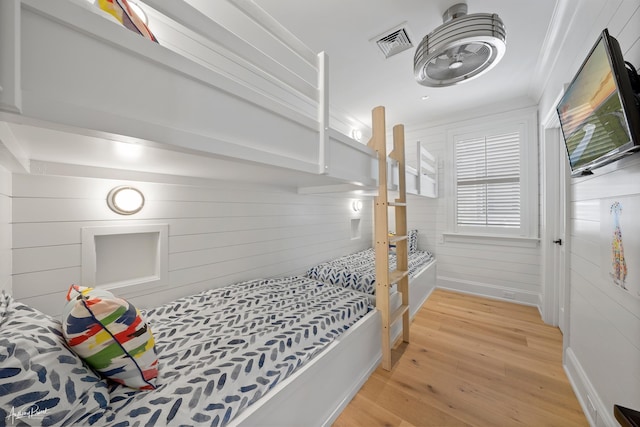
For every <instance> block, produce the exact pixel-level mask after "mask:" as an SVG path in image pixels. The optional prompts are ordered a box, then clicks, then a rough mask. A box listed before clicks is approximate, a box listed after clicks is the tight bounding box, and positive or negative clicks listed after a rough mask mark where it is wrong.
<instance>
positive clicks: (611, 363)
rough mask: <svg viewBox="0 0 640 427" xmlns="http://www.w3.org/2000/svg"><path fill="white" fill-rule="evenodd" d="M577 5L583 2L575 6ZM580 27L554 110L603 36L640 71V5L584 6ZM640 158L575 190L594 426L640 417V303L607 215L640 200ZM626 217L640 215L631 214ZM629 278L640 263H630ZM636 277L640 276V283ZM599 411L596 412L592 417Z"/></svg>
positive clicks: (580, 362)
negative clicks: (610, 236) (615, 275)
mask: <svg viewBox="0 0 640 427" xmlns="http://www.w3.org/2000/svg"><path fill="white" fill-rule="evenodd" d="M576 3H577V2H576ZM575 13H576V19H574V22H575V23H576V26H575V27H574V28H572V30H571V31H569V32H568V43H569V44H568V46H567V48H566V49H565V51H566V52H567V54H568V56H567V57H560V58H559V61H558V64H557V65H556V67H555V68H554V70H553V73H552V75H551V77H550V82H549V85H548V87H547V89H546V90H545V93H544V95H543V97H542V100H541V104H540V114H546V113H547V112H548V111H551V110H552V108H553V105H552V102H553V101H552V100H553V99H554V98H555V97H556V96H557V94H558V93H559V92H560V89H561V87H562V84H564V83H567V82H569V81H570V80H571V78H572V76H573V74H574V73H575V72H576V71H577V69H578V67H579V66H580V63H581V62H582V60H583V59H584V57H585V56H586V55H587V52H588V51H589V49H590V48H591V46H592V45H593V43H594V42H595V41H596V39H597V37H598V35H599V33H600V32H601V31H602V29H603V28H608V29H609V32H610V33H611V35H613V36H614V37H616V38H617V39H618V41H619V42H620V45H621V48H622V51H623V54H624V57H625V60H627V61H629V62H631V63H633V64H634V65H635V66H636V67H638V66H640V3H639V2H638V1H637V0H607V1H604V2H580V5H579V7H578V8H577V9H576V11H575ZM639 183H640V155H639V154H636V155H634V156H632V157H631V158H628V159H624V160H622V161H620V162H618V163H616V164H613V165H609V166H606V167H604V168H601V169H598V170H596V171H594V175H593V176H590V177H588V178H579V179H572V181H571V188H570V199H571V202H570V206H569V208H570V221H569V227H570V228H569V230H568V231H569V233H570V241H569V245H570V255H569V258H570V259H569V263H570V266H569V268H570V271H569V275H570V280H569V286H570V301H569V328H568V337H566V338H567V339H566V340H565V345H567V349H566V354H565V363H566V368H567V372H568V374H569V377H570V379H571V381H572V382H573V384H574V388H575V390H576V393H577V395H578V399H579V400H580V401H581V402H582V404H583V408H584V409H585V413H586V414H587V416H588V417H589V418H590V421H591V424H592V425H594V426H612V427H613V426H618V425H619V424H618V423H617V422H616V420H615V418H614V416H613V405H614V404H620V405H622V406H627V407H630V408H633V409H635V410H640V299H639V298H635V297H632V296H630V295H628V294H625V293H624V292H623V291H621V290H620V289H618V288H616V287H615V286H614V285H613V284H611V282H610V281H609V280H607V272H608V269H609V262H608V260H606V258H605V257H603V255H602V253H603V250H604V251H605V253H606V250H607V249H608V247H609V244H610V242H609V241H608V240H607V239H606V237H605V236H604V235H603V232H602V231H601V226H602V224H603V221H605V220H606V221H608V220H609V218H608V215H607V217H606V218H603V217H602V215H603V214H602V212H603V209H605V208H606V206H607V204H609V203H610V202H611V200H613V199H620V200H623V201H624V200H629V199H631V198H638V197H640V184H639ZM623 215H624V216H630V217H632V218H636V219H637V218H638V217H639V216H640V212H637V211H635V212H634V211H632V210H630V209H628V208H627V209H626V210H624V211H623ZM622 231H623V238H624V241H625V243H624V244H625V247H627V245H628V246H629V247H633V246H634V247H638V246H639V242H640V235H638V234H631V233H629V232H628V230H627V232H626V233H625V230H622ZM627 264H628V268H629V270H630V271H631V270H633V271H635V272H637V271H638V270H640V259H630V258H627ZM636 277H637V276H636ZM592 408H593V409H592Z"/></svg>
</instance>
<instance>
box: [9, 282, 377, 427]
mask: <svg viewBox="0 0 640 427" xmlns="http://www.w3.org/2000/svg"><path fill="white" fill-rule="evenodd" d="M86 291H87V290H83V291H82V292H83V295H84V296H83V297H82V298H86V301H91V303H90V307H92V310H93V313H94V314H92V315H91V317H88V318H87V319H91V318H94V316H100V314H95V313H99V311H98V309H97V308H96V306H97V305H99V304H101V303H102V302H104V301H105V299H109V298H112V301H108V304H110V305H109V307H113V306H114V305H115V306H117V307H118V308H119V307H120V305H119V304H123V305H127V304H128V303H127V302H125V301H124V300H120V299H117V298H114V297H113V296H112V295H111V296H110V295H107V294H108V293H105V291H100V292H98V293H96V294H94V295H92V294H91V292H93V291H92V290H88V291H89V293H86ZM60 303H63V301H61V302H60ZM76 304H77V301H76V298H71V299H70V302H68V303H67V305H73V306H75V305H76ZM127 307H128V309H127V312H128V311H129V309H131V307H130V306H128V305H127ZM134 310H135V308H134ZM82 312H83V313H84V312H85V310H82ZM127 312H124V314H121V315H120V317H119V320H117V321H116V322H114V323H120V322H125V321H126V318H127V317H128V314H127ZM71 313H73V314H74V315H75V316H76V317H73V316H63V320H62V323H61V322H60V321H59V320H57V319H53V318H51V317H50V316H47V315H45V314H43V313H40V312H38V311H37V310H35V309H33V308H30V307H28V306H26V305H24V304H22V303H19V302H17V301H15V300H13V299H12V298H11V297H10V296H8V295H7V294H5V293H2V294H1V297H0V324H1V325H2V335H1V336H0V342H2V343H3V345H2V349H3V350H2V351H0V355H1V356H2V360H3V365H2V370H1V371H2V375H1V376H0V389H2V390H3V393H2V394H1V395H0V403H1V404H0V415H2V419H3V420H12V421H10V422H9V424H13V421H17V422H18V423H19V424H21V425H23V424H25V423H26V424H27V425H40V424H46V425H51V424H69V423H71V424H82V425H105V424H106V425H123V426H124V425H131V424H136V425H137V424H140V425H143V424H144V425H149V424H161V425H178V424H179V425H202V424H203V423H204V424H206V425H212V426H236V425H239V426H242V425H256V424H257V423H259V424H262V425H282V426H285V425H316V424H317V425H320V424H322V423H324V422H325V420H327V419H331V418H332V416H331V415H332V414H331V412H330V411H331V410H332V409H334V408H333V406H332V405H330V404H328V402H332V401H334V400H335V399H336V397H339V399H346V398H349V397H350V396H345V393H346V392H347V391H349V390H350V388H351V387H353V385H352V384H349V383H345V381H344V379H342V377H343V376H344V377H346V378H351V376H350V375H349V370H350V369H356V370H357V369H358V366H359V365H358V364H365V365H371V364H374V366H375V364H377V362H378V359H379V355H378V351H376V350H375V349H374V348H372V345H371V343H377V337H378V334H379V322H380V320H379V316H378V315H377V314H376V312H375V311H371V307H370V305H369V303H368V301H367V299H366V298H365V297H364V296H362V295H360V294H358V293H357V292H353V291H349V290H346V289H342V288H339V287H335V286H331V285H326V284H323V283H321V282H317V281H313V280H310V279H308V278H304V277H288V278H280V279H264V280H252V281H248V282H243V283H238V284H235V285H232V286H227V287H223V288H218V289H213V290H210V291H205V292H202V293H199V294H195V295H192V296H189V297H184V298H181V299H178V300H176V301H174V302H172V303H168V304H165V305H162V306H160V307H157V308H154V309H151V310H148V311H146V312H143V313H142V322H146V323H143V324H142V327H140V326H137V327H138V329H136V332H135V336H137V337H138V336H141V335H142V334H143V332H144V333H147V332H148V331H151V333H152V334H153V337H154V338H155V347H149V346H147V347H146V349H145V351H146V352H147V354H148V355H150V356H152V357H157V360H158V362H157V364H156V365H155V366H158V368H157V370H156V372H157V373H158V374H157V378H153V377H151V378H150V377H148V376H146V375H145V378H144V380H145V381H144V382H145V383H148V384H152V387H153V388H152V387H146V388H148V389H147V390H141V389H135V388H134V387H133V385H132V383H131V382H128V383H127V384H129V385H130V386H125V385H122V384H118V383H116V382H112V381H110V380H107V379H106V378H105V376H104V375H98V374H96V372H95V371H93V370H91V369H90V368H89V367H88V364H91V363H92V360H93V359H92V358H93V356H92V357H88V358H85V357H80V356H78V354H76V352H75V351H72V350H71V349H70V347H69V346H68V344H69V345H73V343H74V341H73V339H74V338H73V337H75V336H77V337H80V336H84V334H88V332H84V331H85V330H86V331H89V330H92V329H93V327H92V326H91V325H88V326H87V325H86V320H83V319H84V318H82V317H80V316H79V314H78V313H80V312H78V311H71ZM114 313H117V312H116V311H114ZM113 316H114V315H113V314H110V312H107V313H105V317H104V318H102V317H100V319H101V320H100V321H101V322H103V324H106V325H110V324H109V323H107V321H106V319H107V318H109V319H113ZM102 319H105V320H102ZM126 325H127V326H126V327H127V328H132V327H136V324H135V323H131V325H132V326H128V325H129V323H126ZM138 325H139V324H138ZM78 326H82V327H83V328H81V329H82V331H78V330H77V329H78ZM85 326H86V327H85ZM71 327H73V328H74V332H75V333H76V335H72V338H71V340H70V338H69V337H68V332H67V331H68V330H71V329H70V328H71ZM108 327H110V326H108ZM363 329H364V330H365V333H364V334H363V333H362V330H363ZM129 330H130V329H127V331H129ZM128 333H130V332H128ZM63 335H64V338H63ZM120 335H121V334H114V335H112V336H114V337H115V336H120ZM97 337H98V336H97V335H96V340H97V341H96V344H95V345H96V346H97V345H99V344H98V343H100V344H101V343H102V342H103V340H102V338H97ZM65 338H66V342H65ZM354 338H355V339H354ZM363 338H364V339H363ZM89 340H91V338H89ZM67 343H68V344H67ZM151 343H152V344H153V338H151ZM91 345H94V344H91ZM123 345H126V342H125V343H124V344H123ZM136 345H137V344H136ZM374 347H375V346H374ZM71 348H74V349H75V347H71ZM99 348H100V347H99ZM132 349H133V347H132ZM329 349H331V350H332V351H329ZM336 349H338V350H339V351H336ZM105 351H110V350H108V348H107V349H106V350H105ZM131 351H132V350H131ZM136 351H139V350H137V349H136ZM100 352H102V350H100ZM327 353H329V354H330V355H331V356H332V357H330V358H329V359H328V360H330V361H331V362H332V363H331V365H333V366H331V365H330V366H329V367H328V366H326V362H327V358H326V357H320V355H326V354H327ZM137 354H138V356H136V360H138V362H137V363H142V362H141V360H142V359H143V357H142V356H140V355H139V353H137ZM110 357H111V358H116V357H115V356H113V355H111V356H110ZM335 358H338V359H339V363H336V360H335ZM116 361H117V359H116ZM117 362H118V361H117ZM337 365H339V366H337ZM92 366H93V365H92ZM136 366H138V365H137V364H136ZM328 368H329V369H331V371H332V372H333V373H337V374H340V375H331V376H327V375H323V373H326V369H328ZM103 372H104V370H103ZM108 372H111V373H113V372H116V370H115V369H109V370H108ZM132 372H134V373H135V372H137V371H136V370H135V369H132ZM310 372H311V373H312V372H315V374H313V375H312V378H313V379H314V380H316V381H317V382H315V383H314V386H313V387H310V386H309V383H308V382H306V381H304V380H309V375H310ZM323 378H324V379H323ZM129 381H131V378H129ZM331 382H337V383H339V384H340V385H341V386H343V387H344V389H343V390H342V391H340V390H336V393H337V395H333V394H330V395H326V391H327V390H332V386H331ZM325 387H327V388H325ZM151 388H152V389H151ZM317 389H319V390H321V391H322V393H321V395H319V396H315V394H317V393H314V392H313V391H314V390H317ZM332 391H333V390H332ZM265 395H266V396H265ZM272 397H273V398H272ZM315 397H317V398H318V399H319V400H314V401H313V402H307V400H308V399H314V398H315ZM282 400H284V405H283V402H282ZM274 402H276V403H277V404H276V403H274ZM299 405H300V406H301V407H303V408H305V410H304V411H300V410H299V408H300V406H299ZM12 407H13V408H15V410H12V411H11V412H9V409H10V408H12ZM34 408H35V409H34ZM25 414H29V415H28V416H27V415H25ZM256 414H257V417H256ZM252 415H253V416H254V418H252ZM12 417H13V418H12Z"/></svg>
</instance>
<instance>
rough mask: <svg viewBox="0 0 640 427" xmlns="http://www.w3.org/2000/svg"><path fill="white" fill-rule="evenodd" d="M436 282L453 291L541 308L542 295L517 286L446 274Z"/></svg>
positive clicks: (441, 286)
mask: <svg viewBox="0 0 640 427" xmlns="http://www.w3.org/2000/svg"><path fill="white" fill-rule="evenodd" d="M436 283H437V287H438V288H441V289H450V290H452V291H458V292H463V293H467V294H471V295H476V296H480V297H486V298H493V299H498V300H502V301H510V302H515V303H518V304H524V305H530V306H532V307H538V311H540V309H541V307H540V295H539V294H538V293H535V292H530V291H524V290H522V289H516V288H508V287H505V286H498V285H492V284H490V283H481V282H473V281H471V280H460V279H454V278H451V277H445V276H438V278H437V280H436Z"/></svg>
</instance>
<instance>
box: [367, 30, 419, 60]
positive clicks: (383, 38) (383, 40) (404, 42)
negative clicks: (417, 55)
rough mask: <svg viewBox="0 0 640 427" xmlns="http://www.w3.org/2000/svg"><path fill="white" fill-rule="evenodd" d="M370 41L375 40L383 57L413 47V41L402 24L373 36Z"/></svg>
mask: <svg viewBox="0 0 640 427" xmlns="http://www.w3.org/2000/svg"><path fill="white" fill-rule="evenodd" d="M372 41H375V43H376V45H377V46H378V48H379V49H380V51H381V52H382V54H383V55H384V57H385V58H389V57H391V56H393V55H396V54H398V53H400V52H403V51H405V50H407V49H409V48H411V47H413V43H412V42H411V38H410V37H409V33H408V32H407V29H406V28H405V27H404V24H402V25H400V26H398V27H395V28H394V29H392V30H390V31H386V32H384V33H383V34H381V35H379V36H377V37H374V38H373V39H372Z"/></svg>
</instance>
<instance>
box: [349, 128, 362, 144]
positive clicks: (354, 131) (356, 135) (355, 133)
mask: <svg viewBox="0 0 640 427" xmlns="http://www.w3.org/2000/svg"><path fill="white" fill-rule="evenodd" d="M351 138H353V139H355V140H356V141H358V142H360V140H361V139H362V131H361V130H360V129H352V130H351Z"/></svg>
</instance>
